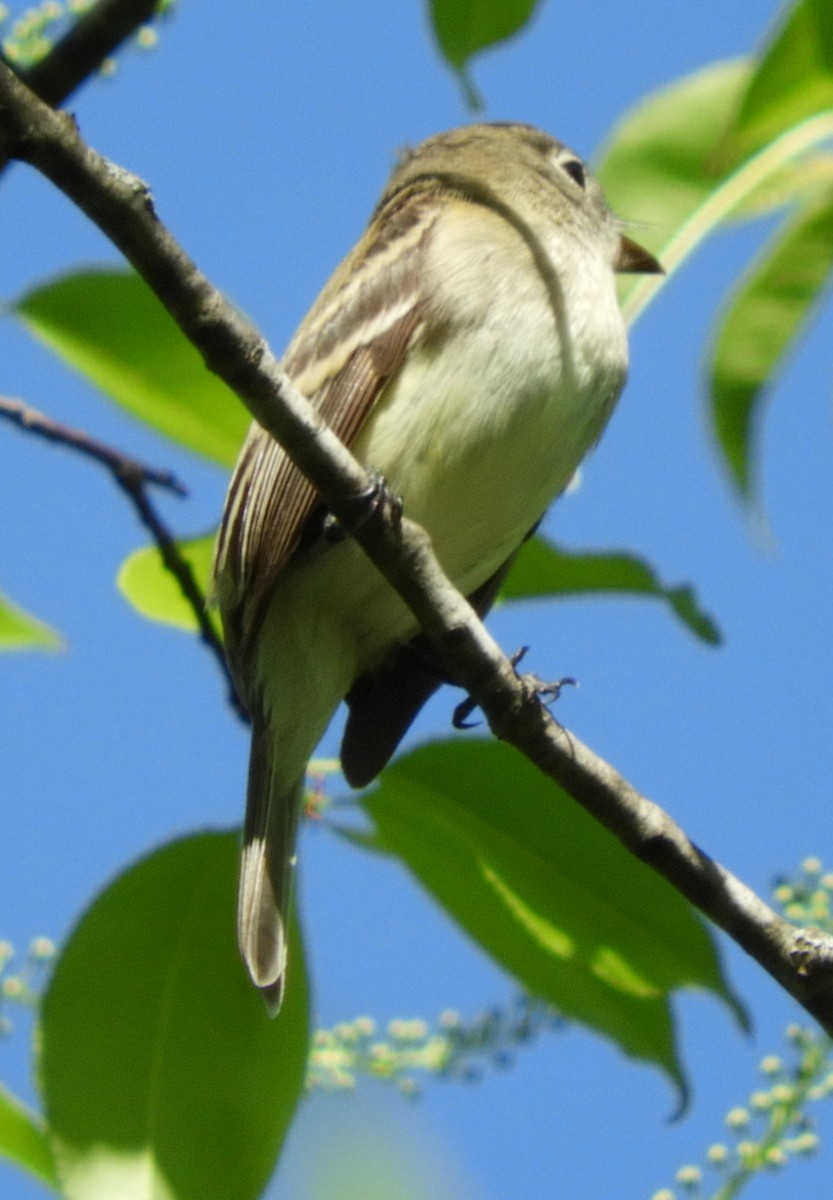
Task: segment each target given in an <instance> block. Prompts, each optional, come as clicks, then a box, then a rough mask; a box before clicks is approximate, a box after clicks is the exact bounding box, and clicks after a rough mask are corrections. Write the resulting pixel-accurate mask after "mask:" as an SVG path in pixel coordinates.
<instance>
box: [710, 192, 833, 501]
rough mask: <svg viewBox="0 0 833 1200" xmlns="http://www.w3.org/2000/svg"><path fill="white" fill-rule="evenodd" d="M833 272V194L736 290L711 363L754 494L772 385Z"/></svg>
mask: <svg viewBox="0 0 833 1200" xmlns="http://www.w3.org/2000/svg"><path fill="white" fill-rule="evenodd" d="M831 269H833V195H828V197H827V198H826V201H825V202H824V203H818V204H815V205H812V206H810V207H807V208H805V209H802V210H801V211H799V212H798V213H797V214H796V215H795V216H794V217H793V218H792V219H791V220H790V221H789V222H788V224H787V225H786V228H782V229H779V230H778V233H777V234H776V235H775V237H774V238H772V240H771V241H770V243H769V244H768V246H767V247H766V249H765V250H764V252H763V254H761V255H760V257H759V258H758V259H757V261H756V262H755V263H754V264H753V266H752V268H751V269H750V270H749V271H748V272H747V273H746V275H745V277H744V278H743V279H742V280H741V282H740V284H739V286H738V287H737V288H736V290H735V292H734V295H733V297H732V300H731V303H730V305H729V308H728V311H727V312H726V314H725V316H724V317H723V320H722V323H721V327H720V332H719V335H718V338H717V342H716V345H715V348H714V354H713V358H712V364H711V401H712V416H713V421H714V428H715V431H716V433H717V437H718V440H719V442H720V446H721V449H722V451H723V455H724V457H725V460H726V462H727V463H728V465H729V468H730V470H731V473H732V476H733V478H734V481H735V483H736V484H737V486H738V488H739V489H740V490H741V492H742V493H744V494H745V495H747V496H748V495H749V494H750V490H751V486H752V482H753V450H754V445H753V440H754V433H755V429H756V427H757V425H758V421H759V416H760V406H761V402H762V400H763V399H764V396H765V392H766V387H767V384H768V383H770V382H771V379H772V375H773V373H774V372H775V371H776V370H777V368H778V367H779V366H780V364H781V362H782V360H783V358H784V355H785V354H786V353H787V351H788V350H789V349H790V347H791V345H792V343H793V341H794V339H795V338H796V336H797V335H798V334H799V333H800V332H801V330H802V329H803V327H804V325H805V323H806V321H807V317H808V314H809V312H810V311H811V310H812V308H813V306H814V305H815V304H816V303H817V301H818V299H819V293H820V290H821V288H822V287H823V286H824V284H825V283H826V282H827V280H828V278H829V276H830V272H831Z"/></svg>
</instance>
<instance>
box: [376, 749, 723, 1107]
mask: <svg viewBox="0 0 833 1200" xmlns="http://www.w3.org/2000/svg"><path fill="white" fill-rule="evenodd" d="M363 805H364V807H365V809H366V810H367V812H368V814H369V815H370V817H371V818H372V820H373V822H374V824H375V826H376V830H377V835H378V839H379V843H380V845H381V847H382V848H383V849H385V850H387V851H388V852H390V853H394V854H396V855H398V856H399V857H400V858H401V859H402V860H403V861H404V862H405V864H406V865H407V866H408V868H409V870H410V871H411V872H412V873H413V874H414V875H415V876H416V878H417V879H418V880H419V881H420V882H421V883H422V884H423V886H424V887H426V888H427V889H428V891H429V892H431V894H432V895H433V896H434V898H435V899H436V900H437V901H438V902H439V903H440V904H441V905H442V906H443V907H444V908H445V909H446V911H447V912H448V913H449V915H450V916H451V917H452V918H453V919H454V920H455V921H456V922H457V923H458V924H459V925H460V926H461V927H462V928H463V929H464V930H465V931H466V932H467V933H468V934H469V936H470V937H472V938H473V939H474V940H475V941H476V942H477V943H478V944H479V945H480V946H481V947H482V948H483V949H484V950H485V951H486V952H487V953H488V954H490V955H491V956H492V957H493V958H494V959H495V960H496V961H497V962H499V963H500V964H501V965H502V966H503V967H505V968H506V970H508V971H510V972H511V973H512V974H513V975H514V976H515V977H516V978H517V979H518V980H519V981H520V982H521V984H522V985H523V986H524V988H525V989H526V990H527V991H529V992H530V993H532V994H533V995H536V996H542V997H544V998H545V999H547V1000H548V1001H550V1002H551V1003H552V1004H554V1005H556V1006H557V1007H558V1008H559V1009H560V1010H561V1012H563V1013H564V1014H565V1015H566V1016H569V1017H573V1018H574V1019H576V1020H578V1021H582V1022H583V1023H584V1024H585V1025H588V1026H589V1027H590V1028H592V1029H595V1030H597V1031H599V1032H600V1033H603V1034H605V1035H606V1036H607V1037H609V1038H611V1039H612V1040H614V1041H615V1042H616V1043H617V1044H618V1045H619V1046H620V1047H621V1048H622V1049H623V1050H624V1051H625V1052H626V1053H627V1054H629V1055H632V1056H634V1057H636V1058H639V1059H645V1060H648V1061H650V1062H653V1063H655V1064H657V1065H659V1066H660V1067H662V1068H663V1069H664V1070H665V1071H666V1072H667V1074H668V1075H669V1076H670V1078H671V1079H672V1080H673V1081H674V1082H675V1083H676V1084H677V1085H678V1086H679V1087H680V1088H681V1090H682V1091H683V1093H684V1092H685V1082H684V1077H683V1073H682V1068H681V1066H680V1062H679V1059H678V1056H677V1051H676V1047H675V1037H674V1023H673V1020H672V1016H671V1011H670V1007H669V996H670V993H671V991H672V990H673V989H675V988H681V987H697V988H706V989H708V990H709V991H711V992H713V993H714V994H715V995H717V996H718V997H720V998H721V999H722V1000H724V1001H725V1002H726V1003H727V1004H728V1005H729V1006H730V1008H732V1010H733V1011H734V1012H735V1014H736V1015H738V1017H739V1018H740V1019H743V1015H742V1010H741V1008H740V1006H739V1004H738V1002H737V1001H736V1000H735V999H734V997H733V996H732V994H731V993H730V991H729V989H728V987H727V985H726V983H725V981H724V979H723V976H722V974H721V969H720V964H719V961H718V957H717V952H716V950H715V947H714V944H713V942H712V940H711V937H710V936H709V934H708V932H707V931H706V929H705V927H704V925H703V924H702V923H701V921H700V919H699V918H698V916H697V915H696V914H695V913H694V911H693V910H692V909H691V907H690V906H689V905H688V904H687V903H686V902H685V901H684V900H683V899H682V898H681V897H680V896H679V895H678V893H677V892H675V891H674V890H673V888H671V887H670V886H669V885H668V884H667V883H666V882H665V881H664V880H663V879H661V878H660V877H659V876H658V875H656V874H655V873H654V872H652V871H650V870H649V869H648V867H646V866H644V865H643V864H642V863H640V862H638V861H637V860H636V859H635V858H634V857H633V856H631V855H629V854H628V853H627V852H626V851H625V850H624V849H623V847H622V846H621V845H620V844H619V842H618V841H617V840H616V839H615V838H614V837H613V835H612V834H610V833H609V832H608V831H607V830H606V829H604V828H603V827H602V826H601V825H599V824H598V823H597V822H596V821H594V820H593V819H592V818H591V817H589V816H588V815H587V813H585V812H584V811H583V810H582V809H581V808H580V807H579V806H578V805H577V804H575V803H574V801H572V800H571V799H570V797H569V796H567V795H566V793H565V792H563V791H562V790H561V789H560V788H559V787H557V786H556V785H555V784H554V783H552V782H551V781H550V780H548V779H545V778H544V776H543V775H541V774H540V773H539V772H538V771H537V770H536V768H535V767H533V766H532V765H531V764H530V763H528V762H526V761H525V759H523V757H522V756H520V755H518V754H517V753H516V752H515V751H514V750H512V749H510V748H509V747H507V746H503V745H500V744H498V743H494V742H476V743H473V742H468V743H466V742H453V743H437V744H434V745H431V746H427V747H423V748H422V749H420V750H417V751H416V752H414V753H412V754H409V755H407V756H405V757H404V758H402V759H399V760H398V761H397V762H395V763H394V764H393V766H391V767H389V768H388V770H387V771H386V772H385V775H384V777H383V780H382V782H381V784H380V785H379V786H378V787H376V788H375V789H374V790H373V791H372V792H370V793H369V794H368V795H366V796H365V797H364V798H363Z"/></svg>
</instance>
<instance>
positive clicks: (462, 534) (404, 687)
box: [215, 124, 661, 1012]
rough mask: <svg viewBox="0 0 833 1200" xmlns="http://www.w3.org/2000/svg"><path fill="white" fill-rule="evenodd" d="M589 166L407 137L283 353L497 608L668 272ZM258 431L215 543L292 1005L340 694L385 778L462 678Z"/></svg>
mask: <svg viewBox="0 0 833 1200" xmlns="http://www.w3.org/2000/svg"><path fill="white" fill-rule="evenodd" d="M660 269H661V268H660V267H659V264H658V263H657V262H656V260H655V259H654V258H652V256H651V255H650V254H648V253H647V251H645V250H643V249H642V248H641V247H640V246H638V245H636V243H634V242H632V241H631V240H630V239H629V238H626V237H624V236H623V235H622V233H621V229H620V226H619V223H618V222H617V221H616V220H615V219H614V218H613V217H612V215H611V214H610V212H609V210H608V208H607V207H606V205H605V202H604V199H603V197H602V193H601V189H600V187H599V185H598V183H597V182H596V180H595V179H594V178H593V176H592V175H591V174H590V172H589V170H588V168H587V166H586V165H585V163H584V162H583V161H582V160H581V159H580V158H579V157H578V156H577V155H576V154H574V153H573V151H572V150H569V149H568V148H567V147H566V146H565V145H563V144H562V143H561V142H558V141H555V140H554V139H553V138H551V137H549V136H548V135H547V134H545V133H542V132H540V131H539V130H537V129H534V128H532V127H531V126H528V125H520V124H495V125H471V126H468V127H465V128H462V129H457V130H453V131H451V132H449V133H443V134H439V135H438V136H436V137H432V138H429V139H428V140H427V141H425V142H423V143H422V144H421V145H420V146H418V147H417V148H416V149H415V150H413V151H411V152H410V153H407V154H406V155H405V156H404V157H403V158H402V160H401V162H400V163H399V165H398V166H397V167H396V169H395V170H394V172H393V175H392V176H391V179H390V181H389V183H388V185H387V187H386V188H385V191H384V192H383V194H382V198H381V200H380V201H379V203H378V205H377V207H376V210H375V212H374V213H373V216H372V217H371V220H370V224H369V226H368V228H367V231H366V232H365V234H364V236H363V237H362V238H361V240H360V241H359V243H358V245H357V246H356V247H355V249H354V250H353V251H352V253H351V254H349V255H348V257H347V258H346V259H345V261H344V262H343V263H342V264H341V266H340V267H339V268H338V269H337V270H336V272H335V274H334V275H333V277H332V278H331V279H330V281H329V283H328V284H327V285H326V287H325V288H324V290H323V291H322V293H321V295H320V296H319V297H318V299H317V300H316V302H315V304H314V305H313V307H312V309H311V310H310V312H309V313H308V315H307V316H306V318H305V319H304V320H303V321H302V323H301V325H300V327H299V329H298V332H297V333H296V334H295V337H294V338H293V339H292V341H291V342H290V345H289V348H288V350H287V352H286V356H285V358H284V366H285V367H286V370H287V371H288V373H289V375H290V376H291V377H292V379H293V382H294V383H295V384H296V385H297V387H298V388H299V389H300V390H301V391H302V392H303V393H304V394H305V395H306V396H307V397H308V398H309V399H310V400H311V401H312V403H313V404H314V405H315V407H316V408H317V409H318V410H319V411H320V412H321V413H322V415H323V416H324V417H325V419H326V420H327V422H328V423H329V424H330V426H331V427H332V428H333V429H334V430H335V432H336V433H337V434H338V435H339V436H340V437H341V438H342V439H343V441H344V442H345V443H346V444H347V445H348V446H350V447H351V448H352V450H353V453H354V454H355V455H356V456H357V458H359V459H360V461H362V462H363V463H365V464H367V465H368V466H371V467H373V468H375V469H376V470H378V471H380V472H381V473H382V475H383V476H384V477H385V479H386V480H387V481H388V482H389V484H390V485H391V486H392V488H393V489H394V490H395V491H396V492H397V493H399V494H400V495H401V496H402V498H403V501H404V505H405V511H406V513H407V515H408V516H409V517H411V518H413V519H414V520H416V521H418V522H419V523H420V524H421V525H423V526H424V528H425V529H426V530H427V531H428V532H429V534H430V535H431V538H432V541H433V545H434V549H435V551H436V554H437V556H438V558H439V560H440V562H441V563H442V565H443V567H444V568H445V570H446V572H447V573H448V575H449V576H450V578H451V579H452V581H453V582H454V583H455V584H456V585H457V587H458V588H460V590H461V591H463V592H464V593H465V594H466V595H467V596H469V597H470V598H471V600H472V603H473V604H474V606H475V608H476V609H477V610H478V611H479V612H480V613H481V614H483V613H485V612H486V611H487V610H488V608H489V606H490V604H491V602H492V600H493V599H494V596H495V594H496V592H497V589H498V586H499V583H500V581H501V579H502V578H503V575H504V574H505V572H506V569H507V567H508V565H509V564H510V563H511V561H512V559H513V557H514V555H515V553H516V551H517V549H518V547H519V546H520V545H521V544H522V542H523V541H524V539H525V538H526V537H527V535H528V534H529V533H530V531H531V530H532V529H533V528H534V527H535V525H536V524H537V523H538V521H539V520H540V519H541V516H542V515H543V513H544V512H545V510H546V508H547V506H548V505H549V504H550V503H551V502H552V500H553V499H554V498H555V497H556V496H558V494H559V493H560V492H561V491H562V490H563V489H564V487H565V486H566V484H567V483H568V481H569V479H570V477H571V476H572V475H573V473H574V471H575V469H576V467H577V466H578V464H579V462H580V461H581V459H582V458H583V457H584V455H585V454H586V453H587V452H588V450H590V448H591V447H592V446H593V445H594V443H595V442H596V441H597V440H598V438H599V436H600V435H601V433H602V430H603V429H604V427H605V424H606V423H607V420H608V418H609V416H610V414H611V411H612V409H613V406H614V404H615V402H616V400H617V398H618V396H619V393H620V391H621V390H622V386H623V384H624V382H625V376H626V372H627V362H628V347H627V338H626V334H625V327H624V324H623V321H622V316H621V313H620V310H619V306H618V303H617V299H616V287H615V273H616V272H617V271H630V272H655V271H659V270H660ZM325 517H326V513H325V512H324V511H323V509H322V505H321V502H320V500H319V498H318V497H317V495H316V492H315V489H314V488H313V487H312V485H311V484H310V483H308V482H307V480H306V479H305V478H304V476H303V475H302V474H301V473H300V471H299V470H298V469H297V468H296V467H294V466H293V464H292V463H291V462H290V460H289V459H288V458H287V456H286V454H285V453H284V451H283V450H282V449H281V447H280V446H279V445H278V444H277V443H276V442H275V441H274V440H273V439H272V438H271V437H270V436H269V435H268V434H267V433H265V432H264V431H263V429H261V428H260V427H259V426H258V425H257V424H254V425H252V427H251V429H250V431H249V435H248V437H247V439H246V442H245V444H244V446H243V449H242V452H241V454H240V458H239V460H238V463H237V467H236V469H235V472H234V476H233V478H232V481H231V485H230V488H229V492H228V496H227V499H226V505H225V512H224V515H223V521H222V526H221V528H220V533H219V538H218V542H217V548H216V554H215V581H216V595H217V598H218V602H219V605H220V609H221V613H222V619H223V624H224V628H225V637H226V647H227V653H228V658H229V663H230V665H231V670H232V672H233V675H234V678H235V682H236V685H237V688H238V690H239V692H240V696H241V698H242V700H243V702H244V704H245V705H246V707H247V709H248V711H249V713H250V715H251V720H252V747H251V758H250V763H249V784H248V799H247V806H246V820H245V828H244V846H243V861H242V870H241V878H240V897H239V916H238V931H239V939H240V949H241V951H242V954H243V958H244V959H245V962H246V965H247V967H248V969H249V973H250V974H251V977H252V979H253V981H254V983H255V984H256V985H257V986H258V987H259V988H261V989H262V990H263V993H264V996H265V998H266V1001H267V1005H268V1006H269V1008H270V1009H271V1010H272V1011H273V1012H276V1011H277V1009H278V1008H279V1007H280V1003H281V998H282V994H283V988H284V978H285V973H286V937H287V922H288V910H289V905H290V900H291V890H292V876H293V872H294V867H295V842H296V836H297V829H298V820H299V815H300V811H301V806H302V801H303V789H304V777H305V771H306V766H307V761H308V759H309V757H310V755H311V754H312V753H313V751H314V750H315V747H316V745H317V743H318V741H319V739H320V738H321V736H322V734H323V732H324V730H325V729H326V727H327V724H328V723H329V721H330V718H331V717H332V715H333V712H334V710H335V709H336V707H337V706H338V704H339V703H340V701H341V700H343V699H346V700H347V704H348V706H349V716H348V720H347V725H346V728H345V733H344V739H343V742H342V753H341V761H342V769H343V771H344V775H345V777H346V779H347V780H348V782H349V783H351V784H352V785H354V786H363V785H364V784H366V783H369V782H370V780H371V779H373V778H374V777H375V776H376V775H377V774H378V772H379V771H380V770H381V769H382V767H383V766H384V765H385V764H386V763H387V761H388V759H389V758H390V757H391V755H392V754H393V752H394V750H395V749H396V746H397V745H398V743H399V741H400V739H401V738H402V736H403V734H404V733H405V731H406V729H407V728H408V726H409V725H410V724H411V722H412V721H413V719H414V717H415V716H416V714H417V712H418V711H419V709H420V708H421V707H422V705H423V704H424V702H425V700H426V699H427V698H428V696H429V695H430V694H431V693H432V692H433V691H434V689H435V688H436V687H437V686H438V685H439V683H440V676H439V674H438V673H436V672H435V671H434V670H432V665H431V659H430V656H429V655H428V654H427V652H426V646H425V644H424V641H423V639H421V638H420V637H419V635H418V630H417V627H416V623H415V620H414V617H413V616H412V614H411V613H410V611H409V610H408V608H407V607H406V606H405V604H404V602H403V601H402V600H401V599H400V598H399V596H398V595H397V594H396V593H395V592H394V591H393V589H392V588H391V587H390V586H389V584H388V583H387V582H386V581H385V580H384V579H383V578H382V576H381V575H380V574H379V573H378V572H377V571H376V569H375V567H373V565H372V564H371V563H370V562H369V560H368V559H367V558H365V556H364V554H363V553H362V551H361V549H360V548H359V547H358V546H357V545H356V544H355V543H354V542H353V541H352V540H350V539H343V540H341V541H334V540H333V539H332V538H331V537H330V538H328V537H326V536H325Z"/></svg>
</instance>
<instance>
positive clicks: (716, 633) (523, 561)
mask: <svg viewBox="0 0 833 1200" xmlns="http://www.w3.org/2000/svg"><path fill="white" fill-rule="evenodd" d="M610 593H615V594H620V595H627V596H650V597H654V598H656V599H658V600H663V601H664V602H665V603H666V604H668V605H669V607H670V608H671V610H672V611H673V612H674V613H675V614H676V615H677V616H678V617H679V618H680V620H681V621H682V622H683V623H684V624H685V625H687V626H688V628H689V629H690V630H691V632H692V633H694V634H695V635H696V636H697V637H699V638H701V639H702V640H703V641H704V642H708V643H709V645H711V646H718V645H720V642H721V641H722V635H721V633H720V629H719V628H718V626H717V624H716V623H715V621H714V620H713V619H712V617H710V616H709V614H708V613H707V612H704V611H703V609H701V608H700V606H699V605H698V603H697V597H696V596H695V593H694V590H693V588H691V587H690V586H688V585H687V584H681V585H678V586H677V587H669V586H668V585H667V584H664V583H662V581H661V580H660V579H659V578H658V577H657V575H656V573H655V571H654V570H653V569H652V568H651V567H650V566H649V565H648V564H647V563H646V562H645V561H644V559H641V558H638V557H637V556H636V555H634V554H624V553H621V552H609V553H605V554H598V553H594V554H591V553H575V552H573V551H569V550H563V549H561V548H560V547H558V546H554V545H553V544H552V542H548V541H546V540H545V539H544V538H542V537H534V538H531V539H530V540H529V541H528V542H527V543H526V545H525V546H524V547H523V549H522V550H521V552H520V554H519V555H518V561H517V562H516V563H515V565H514V566H513V568H512V570H511V572H510V573H509V578H508V580H507V582H506V584H505V585H504V587H503V590H502V591H501V598H502V599H504V600H525V599H529V598H531V597H542V596H586V595H605V594H610Z"/></svg>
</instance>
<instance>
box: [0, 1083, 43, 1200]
mask: <svg viewBox="0 0 833 1200" xmlns="http://www.w3.org/2000/svg"><path fill="white" fill-rule="evenodd" d="M0 1155H2V1156H3V1157H4V1158H7V1159H9V1160H10V1161H11V1162H14V1163H16V1164H17V1166H19V1167H22V1168H23V1170H24V1171H28V1172H29V1174H31V1175H34V1176H35V1177H36V1178H37V1179H40V1181H41V1182H42V1183H45V1184H47V1185H48V1186H49V1187H56V1186H57V1179H56V1177H55V1164H54V1162H53V1161H52V1151H51V1149H50V1147H49V1141H48V1139H47V1137H46V1133H45V1131H44V1127H43V1122H42V1121H41V1120H40V1118H39V1117H37V1116H36V1115H35V1114H34V1113H33V1112H31V1111H30V1109H28V1108H27V1107H26V1105H25V1104H23V1102H22V1101H20V1100H18V1099H17V1097H16V1096H13V1095H12V1094H11V1092H9V1091H7V1090H6V1088H4V1087H3V1085H2V1084H0Z"/></svg>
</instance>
